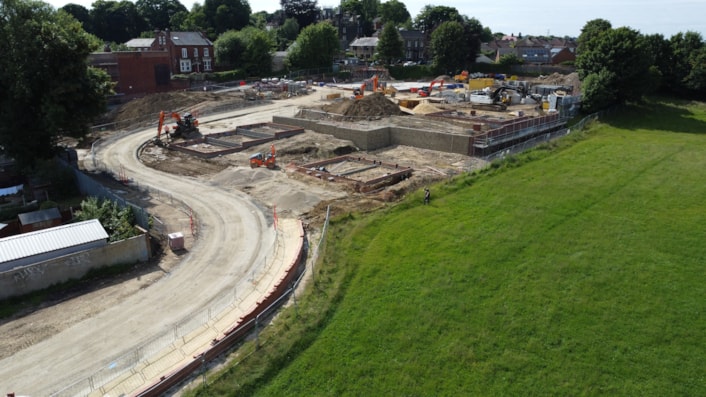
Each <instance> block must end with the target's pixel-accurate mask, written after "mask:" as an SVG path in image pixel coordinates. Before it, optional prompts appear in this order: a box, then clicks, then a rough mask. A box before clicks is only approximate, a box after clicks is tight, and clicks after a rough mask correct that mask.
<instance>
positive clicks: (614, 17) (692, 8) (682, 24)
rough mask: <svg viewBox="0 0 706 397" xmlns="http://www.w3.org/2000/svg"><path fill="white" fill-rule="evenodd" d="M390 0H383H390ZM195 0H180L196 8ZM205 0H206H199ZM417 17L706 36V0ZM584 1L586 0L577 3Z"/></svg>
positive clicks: (532, 2) (450, 1) (463, 8)
mask: <svg viewBox="0 0 706 397" xmlns="http://www.w3.org/2000/svg"><path fill="white" fill-rule="evenodd" d="M45 1H48V2H49V3H50V4H52V5H53V6H54V7H56V8H59V7H62V6H64V5H66V4H68V3H74V4H81V5H83V6H84V7H86V8H88V9H90V8H91V4H92V3H93V1H94V0H73V1H72V0H45ZM385 1H386V0H382V2H385ZM194 2H195V1H194V0H181V3H182V4H184V6H186V8H188V9H191V6H192V5H193V4H194ZM198 2H200V3H201V4H203V0H201V1H198ZM401 2H403V3H404V4H406V6H407V10H408V11H409V13H410V14H411V15H412V18H414V17H415V16H417V14H419V11H420V10H421V9H422V8H423V7H424V6H425V5H427V4H431V5H444V6H447V7H455V8H456V9H457V10H458V11H459V12H460V13H461V14H463V15H466V16H468V17H472V18H476V19H478V20H479V21H480V22H481V24H482V25H483V26H487V27H489V28H490V30H491V31H493V32H503V33H505V34H510V33H514V34H516V35H517V34H518V33H522V35H533V36H536V35H547V34H549V35H554V36H559V37H563V36H572V37H577V36H578V35H579V34H580V33H581V28H582V27H583V26H584V25H585V24H586V22H588V21H590V20H592V19H597V18H602V19H605V20H608V21H609V22H610V23H611V24H612V26H613V27H614V28H618V27H622V26H627V27H630V28H632V29H636V30H639V31H640V33H643V34H654V33H660V34H662V35H664V36H665V37H666V38H669V37H671V36H672V35H674V34H676V33H679V32H687V31H694V32H697V33H700V34H701V36H702V37H704V38H705V39H706V0H671V1H665V0H659V1H658V0H613V1H608V0H593V1H578V2H577V1H563V2H562V1H548V0H523V1H501V0H495V1H493V0H491V1H488V0H482V1H480V0H479V1H468V0H445V1H443V2H439V1H438V0H437V2H432V1H426V0H404V1H401ZM249 3H250V8H251V9H252V11H253V12H257V11H267V12H274V11H276V10H277V9H279V7H280V3H279V0H258V1H249ZM577 3H581V4H577ZM318 4H319V6H320V7H332V6H336V5H338V4H340V2H339V1H335V0H319V1H318Z"/></svg>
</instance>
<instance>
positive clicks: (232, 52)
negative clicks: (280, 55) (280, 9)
mask: <svg viewBox="0 0 706 397" xmlns="http://www.w3.org/2000/svg"><path fill="white" fill-rule="evenodd" d="M213 46H214V49H215V53H216V64H218V65H219V66H222V67H228V68H233V69H241V70H244V71H246V72H247V73H248V74H249V75H250V76H266V75H268V74H270V72H271V71H272V50H273V48H274V46H275V43H274V40H273V39H272V37H271V36H270V35H269V34H267V32H265V31H264V30H260V29H257V28H255V27H253V26H249V27H246V28H245V29H243V30H240V31H235V30H229V31H227V32H225V33H223V34H222V35H220V36H219V37H218V39H217V40H216V41H215V42H214V43H213Z"/></svg>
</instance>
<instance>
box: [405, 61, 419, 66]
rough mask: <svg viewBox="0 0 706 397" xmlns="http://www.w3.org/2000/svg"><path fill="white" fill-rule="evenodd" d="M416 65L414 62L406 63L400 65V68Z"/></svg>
mask: <svg viewBox="0 0 706 397" xmlns="http://www.w3.org/2000/svg"><path fill="white" fill-rule="evenodd" d="M416 64H417V63H416V62H414V61H407V62H405V63H403V64H402V66H415V65H416Z"/></svg>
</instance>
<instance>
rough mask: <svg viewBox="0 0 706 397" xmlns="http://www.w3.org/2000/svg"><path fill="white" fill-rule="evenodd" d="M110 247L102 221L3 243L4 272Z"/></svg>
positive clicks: (0, 267) (0, 249)
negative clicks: (106, 246)
mask: <svg viewBox="0 0 706 397" xmlns="http://www.w3.org/2000/svg"><path fill="white" fill-rule="evenodd" d="M107 244H108V233H107V232H106V231H105V229H103V226H102V225H101V224H100V222H99V221H98V219H91V220H88V221H83V222H77V223H71V224H68V225H63V226H58V227H52V228H49V229H42V230H37V231H34V232H30V233H24V234H17V235H14V236H10V237H5V238H1V239H0V272H4V271H8V270H11V269H14V268H16V267H19V266H26V265H29V264H33V263H37V262H42V261H46V260H50V259H54V258H57V257H60V256H64V255H68V254H73V253H75V252H80V251H85V250H89V249H93V248H98V247H102V246H104V245H107Z"/></svg>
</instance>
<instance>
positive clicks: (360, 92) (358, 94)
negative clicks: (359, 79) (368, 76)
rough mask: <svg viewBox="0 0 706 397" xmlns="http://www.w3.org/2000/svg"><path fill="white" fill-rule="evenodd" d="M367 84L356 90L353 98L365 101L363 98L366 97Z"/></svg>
mask: <svg viewBox="0 0 706 397" xmlns="http://www.w3.org/2000/svg"><path fill="white" fill-rule="evenodd" d="M365 84H366V83H365V82H363V84H361V85H360V87H359V88H356V89H355V90H353V96H355V99H363V96H365Z"/></svg>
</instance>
